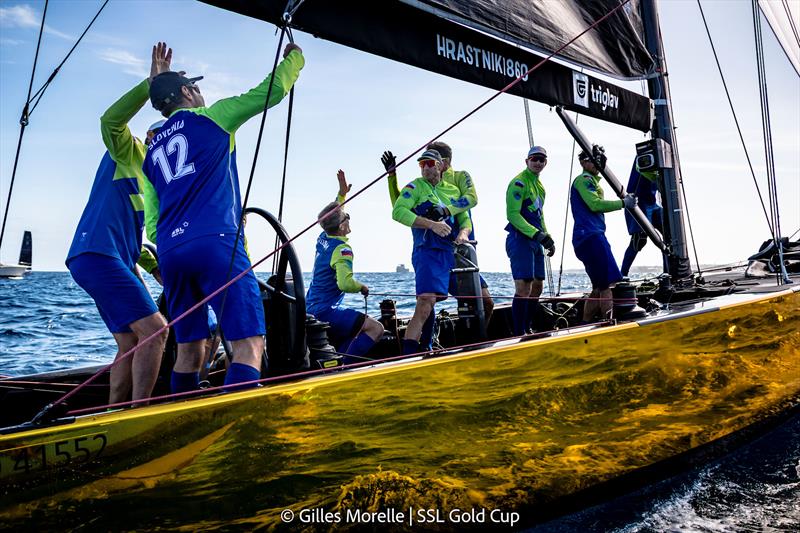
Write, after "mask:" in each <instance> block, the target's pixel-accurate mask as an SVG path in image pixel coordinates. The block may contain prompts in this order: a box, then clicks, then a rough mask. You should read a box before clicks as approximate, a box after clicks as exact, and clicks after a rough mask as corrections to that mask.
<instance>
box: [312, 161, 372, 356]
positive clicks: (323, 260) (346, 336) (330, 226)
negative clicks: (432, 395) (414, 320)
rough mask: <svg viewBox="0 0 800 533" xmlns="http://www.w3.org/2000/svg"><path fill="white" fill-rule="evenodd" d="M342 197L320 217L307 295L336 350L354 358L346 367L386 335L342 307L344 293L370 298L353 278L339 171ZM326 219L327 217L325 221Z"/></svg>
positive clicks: (344, 189) (347, 217)
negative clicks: (324, 324)
mask: <svg viewBox="0 0 800 533" xmlns="http://www.w3.org/2000/svg"><path fill="white" fill-rule="evenodd" d="M337 177H338V178H339V195H338V196H337V197H336V201H335V202H331V203H329V204H328V205H326V206H325V208H324V209H323V210H322V211H321V212H320V214H319V216H318V217H317V218H319V219H322V220H320V223H319V225H320V226H322V229H323V230H324V231H323V232H322V233H320V235H319V237H318V238H317V248H316V255H315V257H314V272H313V274H312V279H311V286H310V287H309V288H308V294H307V295H306V310H307V311H308V312H309V313H311V314H313V315H314V316H315V317H316V318H317V319H319V320H322V321H323V322H328V323H329V324H330V329H329V330H328V337H329V339H330V341H331V343H332V344H333V345H334V346H336V347H337V348H336V349H337V350H338V351H339V352H342V353H346V354H349V355H354V356H356V357H353V358H345V364H349V363H359V362H361V361H363V359H362V356H364V355H365V354H366V353H367V352H368V351H369V349H370V348H372V347H373V346H374V345H375V343H376V342H378V341H379V340H380V339H381V337H382V336H383V326H382V325H381V323H380V322H378V321H377V320H375V319H374V318H372V317H369V316H367V315H365V314H364V313H361V312H359V311H356V310H355V309H348V308H346V307H342V301H343V300H344V294H345V293H346V292H349V293H357V292H360V293H361V294H363V295H364V297H367V296H368V295H369V287H368V286H367V285H366V284H364V283H361V282H359V281H357V280H356V279H355V277H354V276H353V259H354V257H353V248H352V247H351V246H350V243H349V242H348V240H347V235H348V234H349V233H350V215H349V214H348V213H345V212H344V210H342V209H341V207H340V206H341V204H342V203H343V202H344V200H345V197H346V195H347V192H348V191H349V190H350V186H349V185H348V184H347V180H346V178H345V175H344V172H343V171H342V170H339V172H338V173H337ZM323 217H324V218H323Z"/></svg>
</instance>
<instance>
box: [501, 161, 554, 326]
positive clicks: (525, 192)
mask: <svg viewBox="0 0 800 533" xmlns="http://www.w3.org/2000/svg"><path fill="white" fill-rule="evenodd" d="M525 165H526V168H525V170H523V171H522V172H520V173H519V174H517V175H516V176H515V177H514V179H512V180H511V183H509V184H508V188H507V189H506V218H507V219H508V224H507V225H506V228H505V229H506V231H507V232H508V237H506V253H507V254H508V258H509V259H510V260H511V274H512V276H513V277H514V300H513V302H512V304H511V314H512V316H513V318H514V335H524V334H525V333H526V332H527V329H528V328H529V327H530V325H531V320H532V319H533V320H534V327H536V326H539V325H540V322H541V321H540V320H539V319H538V314H539V311H540V309H541V308H540V304H539V300H538V298H539V296H541V294H542V286H543V283H542V282H543V281H544V277H545V269H544V250H543V249H545V250H547V255H548V256H551V257H552V256H553V254H555V253H556V246H555V243H554V242H553V238H552V237H550V234H549V233H547V226H546V225H545V223H544V213H543V208H544V198H545V190H544V185H542V182H541V180H540V179H539V176H540V174H541V172H542V170H544V167H545V166H547V151H546V150H545V149H544V148H542V147H541V146H534V147H533V148H531V149H530V150H529V151H528V157H527V158H526V159H525Z"/></svg>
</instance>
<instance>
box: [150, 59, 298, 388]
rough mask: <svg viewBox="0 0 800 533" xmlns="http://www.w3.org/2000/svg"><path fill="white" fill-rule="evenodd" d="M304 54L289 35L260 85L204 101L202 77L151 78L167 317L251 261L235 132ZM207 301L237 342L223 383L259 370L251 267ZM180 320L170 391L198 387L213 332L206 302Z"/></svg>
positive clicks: (286, 86)
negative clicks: (159, 119)
mask: <svg viewBox="0 0 800 533" xmlns="http://www.w3.org/2000/svg"><path fill="white" fill-rule="evenodd" d="M304 64H305V59H304V58H303V54H302V50H301V49H300V47H299V46H297V45H296V44H293V43H292V44H288V45H286V48H285V49H284V52H283V61H281V63H280V64H279V65H278V66H277V67H276V69H275V72H273V73H271V74H270V75H268V76H267V77H266V78H265V79H264V80H263V81H262V82H261V83H260V84H259V85H258V86H257V87H255V88H253V89H251V90H250V91H248V92H246V93H244V94H242V95H241V96H234V97H231V98H225V99H223V100H219V101H218V102H216V103H214V104H213V105H211V106H208V107H206V105H205V100H204V99H203V96H202V94H201V92H200V88H199V87H198V86H197V85H196V82H197V81H199V80H200V79H202V77H198V78H186V77H185V76H183V73H181V72H164V73H162V74H161V75H159V76H157V77H156V78H155V79H153V82H152V84H151V85H150V101H151V103H152V104H153V107H154V108H156V109H157V110H159V111H160V112H161V114H162V115H163V116H164V117H167V122H166V124H164V126H163V127H162V129H161V133H160V134H159V135H158V136H157V137H156V138H155V139H154V141H153V143H151V144H150V147H149V150H148V153H147V157H146V158H145V161H144V167H143V168H144V172H145V175H146V176H147V178H148V179H149V180H150V183H152V185H153V187H154V189H155V191H156V194H157V197H158V203H159V209H158V225H157V227H158V251H159V256H160V262H161V275H162V277H163V279H164V294H165V296H166V300H167V308H168V309H169V314H170V316H171V317H173V318H177V317H178V316H180V315H181V314H183V313H184V312H186V311H188V310H189V309H190V308H191V307H192V306H194V305H195V304H196V303H197V302H198V301H200V300H201V299H202V298H204V297H205V296H208V295H209V294H211V293H212V292H214V291H215V290H217V289H218V288H220V287H222V286H223V285H224V284H225V283H227V282H228V281H229V280H231V279H233V278H234V277H236V276H237V275H239V274H241V273H242V272H244V271H245V270H247V269H249V268H250V260H249V258H248V257H247V252H246V251H245V249H244V243H243V239H242V237H241V235H238V236H237V233H238V231H239V223H240V219H241V215H242V204H241V199H240V198H241V195H240V192H239V176H238V172H237V168H236V142H235V138H234V134H235V133H236V130H238V129H239V127H240V126H242V125H243V124H244V123H245V122H247V121H248V120H249V119H251V118H253V117H254V116H256V115H258V114H259V113H261V112H263V110H264V105H265V102H266V100H267V94H268V93H269V95H270V96H269V102H268V103H267V104H268V105H269V106H270V107H272V106H274V105H277V104H278V103H279V102H280V101H281V100H282V99H283V98H284V97H285V96H286V95H287V94H288V93H289V90H290V89H291V87H292V85H294V83H295V81H296V80H297V78H298V76H299V75H300V69H302V68H303V65H304ZM270 86H271V90H270ZM223 295H224V296H223ZM223 301H224V302H225V309H224V311H223V309H222V303H223ZM209 303H210V304H211V307H212V308H213V309H214V311H215V313H216V315H217V319H218V320H219V322H220V326H221V329H222V331H224V332H225V338H226V339H227V340H229V341H231V344H232V346H233V363H232V364H231V365H230V367H229V368H228V371H227V373H226V375H225V384H226V385H230V384H235V383H244V382H250V381H255V380H257V379H259V377H260V376H261V359H262V354H263V353H264V337H263V336H264V332H265V325H264V308H263V306H262V303H261V295H260V292H259V289H258V283H257V281H256V277H255V274H253V272H252V271H250V272H248V273H247V274H246V275H245V276H243V277H242V278H241V279H239V280H238V281H236V283H234V284H232V285H231V286H229V287H228V288H227V289H226V291H225V292H223V293H220V294H218V295H217V296H215V297H214V298H212V299H211V301H210V302H209ZM174 330H175V338H176V340H177V342H178V357H177V360H176V361H175V366H174V368H173V372H172V392H173V393H177V392H183V391H190V390H194V389H197V388H198V385H199V372H200V368H201V366H202V364H203V361H204V357H205V353H204V351H205V350H204V347H205V345H206V338H207V337H208V315H207V307H206V306H205V305H203V306H200V308H198V309H196V310H195V311H194V312H192V313H190V314H189V315H187V316H186V317H184V318H183V319H181V320H179V321H178V322H176V323H175V326H174Z"/></svg>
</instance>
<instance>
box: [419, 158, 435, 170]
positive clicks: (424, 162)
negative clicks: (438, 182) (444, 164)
mask: <svg viewBox="0 0 800 533" xmlns="http://www.w3.org/2000/svg"><path fill="white" fill-rule="evenodd" d="M435 166H436V161H434V160H433V159H423V160H422V161H420V162H419V168H425V167H428V168H431V167H435Z"/></svg>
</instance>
